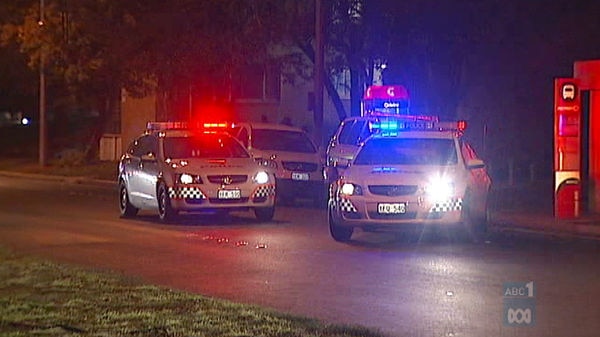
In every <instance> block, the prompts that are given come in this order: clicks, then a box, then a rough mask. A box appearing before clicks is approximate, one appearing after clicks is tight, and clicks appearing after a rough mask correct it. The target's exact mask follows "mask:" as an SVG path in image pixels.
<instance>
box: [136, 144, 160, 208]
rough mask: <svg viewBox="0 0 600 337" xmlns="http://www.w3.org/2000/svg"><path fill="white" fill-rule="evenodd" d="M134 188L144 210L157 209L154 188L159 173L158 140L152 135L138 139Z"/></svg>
mask: <svg viewBox="0 0 600 337" xmlns="http://www.w3.org/2000/svg"><path fill="white" fill-rule="evenodd" d="M137 154H138V155H139V161H138V167H137V174H136V188H137V190H138V192H139V197H140V198H141V199H142V203H143V204H144V206H145V208H153V209H154V208H158V202H157V200H158V199H157V196H156V187H157V184H156V183H157V181H158V176H159V172H160V168H159V162H158V155H159V153H158V139H157V138H156V137H155V136H154V135H147V136H144V137H142V138H140V150H139V152H138V153H137Z"/></svg>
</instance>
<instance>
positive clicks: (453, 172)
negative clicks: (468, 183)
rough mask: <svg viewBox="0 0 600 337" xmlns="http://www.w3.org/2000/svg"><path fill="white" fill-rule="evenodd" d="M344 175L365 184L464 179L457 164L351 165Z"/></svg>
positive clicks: (413, 183) (398, 183)
mask: <svg viewBox="0 0 600 337" xmlns="http://www.w3.org/2000/svg"><path fill="white" fill-rule="evenodd" d="M342 176H343V177H344V178H345V179H346V180H348V181H353V182H356V183H359V184H363V185H419V186H422V185H424V184H426V183H427V182H429V181H430V180H431V179H432V177H440V176H441V177H448V178H450V179H452V180H454V181H456V182H461V181H464V179H465V177H464V176H462V175H461V174H460V170H458V168H457V166H456V165H452V166H414V165H411V166H406V165H398V166H390V165H384V166H370V165H369V166H361V165H356V166H351V167H350V168H348V169H346V170H345V171H344V172H343V173H342Z"/></svg>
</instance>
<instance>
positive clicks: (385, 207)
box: [377, 202, 406, 214]
mask: <svg viewBox="0 0 600 337" xmlns="http://www.w3.org/2000/svg"><path fill="white" fill-rule="evenodd" d="M377 212H378V213H381V214H402V213H406V203H404V202H397V203H381V204H377Z"/></svg>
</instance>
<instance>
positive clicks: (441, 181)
mask: <svg viewBox="0 0 600 337" xmlns="http://www.w3.org/2000/svg"><path fill="white" fill-rule="evenodd" d="M425 193H426V194H427V196H428V197H429V198H431V199H434V200H443V199H448V198H450V197H452V196H453V195H454V182H453V181H452V180H451V179H449V178H447V177H440V176H435V177H432V178H430V179H429V182H428V183H427V184H426V185H425Z"/></svg>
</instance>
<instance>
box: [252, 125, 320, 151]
mask: <svg viewBox="0 0 600 337" xmlns="http://www.w3.org/2000/svg"><path fill="white" fill-rule="evenodd" d="M252 146H253V147H255V148H257V149H259V150H267V151H268V150H271V151H289V152H300V153H316V152H317V149H316V148H315V146H314V145H313V143H312V142H311V141H310V138H308V135H307V134H306V133H304V132H301V131H290V130H271V129H254V130H253V133H252Z"/></svg>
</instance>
